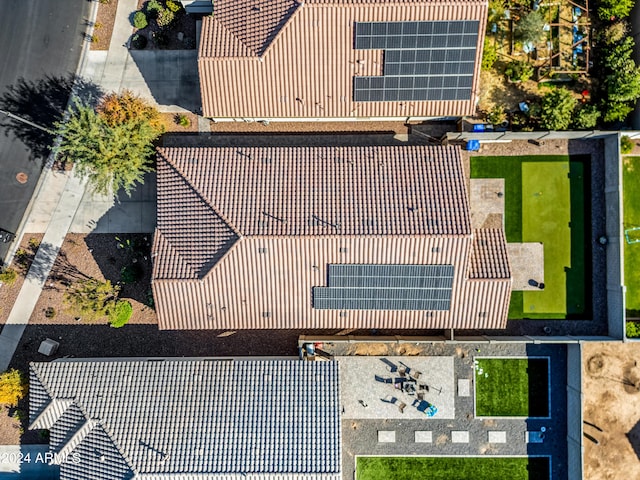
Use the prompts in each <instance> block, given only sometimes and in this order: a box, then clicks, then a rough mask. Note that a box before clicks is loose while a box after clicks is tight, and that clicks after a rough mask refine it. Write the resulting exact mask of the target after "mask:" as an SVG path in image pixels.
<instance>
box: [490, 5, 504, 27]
mask: <svg viewBox="0 0 640 480" xmlns="http://www.w3.org/2000/svg"><path fill="white" fill-rule="evenodd" d="M504 10H505V8H504V0H489V17H488V21H487V25H488V27H489V28H491V25H492V24H494V23H499V22H500V21H501V20H502V19H504Z"/></svg>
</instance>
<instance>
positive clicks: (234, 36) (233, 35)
mask: <svg viewBox="0 0 640 480" xmlns="http://www.w3.org/2000/svg"><path fill="white" fill-rule="evenodd" d="M212 19H213V21H214V22H215V23H217V24H218V25H219V26H220V28H222V29H224V31H225V32H227V33H228V35H229V38H231V39H233V40H234V41H235V42H236V43H237V44H238V45H239V46H241V47H242V49H244V50H246V52H247V57H256V58H259V57H260V55H258V52H256V51H255V50H254V49H253V48H251V47H250V46H249V45H247V44H246V43H245V41H244V40H242V38H240V37H239V36H238V35H237V34H236V33H235V32H234V31H233V30H232V29H231V28H229V27H228V26H226V25H225V24H224V22H223V21H222V20H220V19H219V18H218V17H217V16H216V15H213V16H212ZM208 58H215V57H208ZM231 58H233V57H231ZM239 58H242V57H239Z"/></svg>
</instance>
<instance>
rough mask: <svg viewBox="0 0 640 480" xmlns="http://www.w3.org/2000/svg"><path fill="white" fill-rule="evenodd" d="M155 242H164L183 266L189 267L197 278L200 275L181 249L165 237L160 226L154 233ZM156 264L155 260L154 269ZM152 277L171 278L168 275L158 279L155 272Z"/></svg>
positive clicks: (154, 279)
mask: <svg viewBox="0 0 640 480" xmlns="http://www.w3.org/2000/svg"><path fill="white" fill-rule="evenodd" d="M155 242H163V243H164V244H165V245H166V248H167V249H169V250H171V252H173V255H175V257H176V258H178V259H179V260H180V263H181V264H182V265H183V266H185V267H186V268H187V269H189V271H190V272H191V273H192V274H193V276H194V277H196V278H197V277H198V272H197V271H196V269H195V268H194V266H193V265H191V264H190V263H189V262H187V260H186V259H184V257H183V256H182V254H181V253H180V251H179V250H178V249H177V248H176V247H175V246H174V245H173V244H172V243H171V242H170V241H169V239H168V238H166V237H165V235H164V234H163V233H162V230H160V229H159V228H156V231H155V233H154V243H155ZM156 265H157V262H154V265H153V270H154V271H155V269H156ZM152 277H153V281H157V280H169V278H167V277H163V278H158V279H156V278H155V274H154V273H152ZM171 280H174V279H171ZM176 280H177V279H176ZM180 280H182V278H180ZM185 280H186V279H185ZM189 280H193V279H189Z"/></svg>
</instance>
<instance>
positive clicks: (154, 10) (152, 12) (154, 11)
mask: <svg viewBox="0 0 640 480" xmlns="http://www.w3.org/2000/svg"><path fill="white" fill-rule="evenodd" d="M145 10H146V11H147V15H148V16H149V18H158V14H159V13H160V10H164V9H163V8H162V5H160V2H159V1H158V0H149V1H148V2H147V4H146V6H145Z"/></svg>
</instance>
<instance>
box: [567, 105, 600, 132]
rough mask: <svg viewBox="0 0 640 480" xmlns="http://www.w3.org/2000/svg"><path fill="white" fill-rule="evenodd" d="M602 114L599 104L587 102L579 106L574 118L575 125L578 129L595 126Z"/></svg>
mask: <svg viewBox="0 0 640 480" xmlns="http://www.w3.org/2000/svg"><path fill="white" fill-rule="evenodd" d="M601 116H602V113H600V110H599V109H598V106H597V105H593V104H585V105H582V106H581V107H579V108H578V111H577V112H576V113H575V116H574V119H573V126H574V127H575V128H577V129H578V130H588V129H591V128H595V127H596V125H597V124H598V119H599V118H600V117H601Z"/></svg>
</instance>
